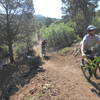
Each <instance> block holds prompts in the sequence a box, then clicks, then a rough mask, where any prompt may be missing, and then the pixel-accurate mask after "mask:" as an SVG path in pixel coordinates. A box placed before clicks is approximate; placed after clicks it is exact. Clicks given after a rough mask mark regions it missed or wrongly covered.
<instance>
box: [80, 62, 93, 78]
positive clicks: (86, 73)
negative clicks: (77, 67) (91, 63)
mask: <svg viewBox="0 0 100 100" xmlns="http://www.w3.org/2000/svg"><path fill="white" fill-rule="evenodd" d="M81 69H82V72H83V74H84V76H85V78H86V79H87V80H90V79H91V77H92V72H91V69H90V68H88V65H87V63H85V65H84V66H81Z"/></svg>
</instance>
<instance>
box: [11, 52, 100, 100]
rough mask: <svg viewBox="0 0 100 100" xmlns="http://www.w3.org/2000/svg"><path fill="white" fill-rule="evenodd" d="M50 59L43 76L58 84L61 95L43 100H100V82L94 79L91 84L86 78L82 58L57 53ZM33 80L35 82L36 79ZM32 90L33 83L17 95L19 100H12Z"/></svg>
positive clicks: (44, 66)
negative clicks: (80, 64)
mask: <svg viewBox="0 0 100 100" xmlns="http://www.w3.org/2000/svg"><path fill="white" fill-rule="evenodd" d="M49 57H50V59H49V60H45V64H44V65H43V68H44V69H45V70H46V71H45V72H44V73H42V74H45V75H46V76H45V77H48V78H49V80H51V81H52V82H53V83H54V84H56V86H57V87H58V88H59V91H60V93H59V95H57V96H55V99H43V100H100V80H99V79H98V80H95V79H94V78H93V79H92V81H91V83H89V82H88V81H87V80H86V79H85V78H84V76H83V73H82V71H81V68H80V67H79V60H80V58H75V57H73V55H71V54H68V55H67V56H61V55H59V54H57V53H52V54H49ZM40 75H41V74H40ZM32 80H33V81H34V78H33V79H32ZM34 82H35V81H34ZM40 82H41V81H40ZM31 88H32V82H31V83H30V84H28V86H27V88H26V87H23V89H22V90H20V91H19V92H18V93H17V99H16V98H15V96H16V95H15V96H13V97H12V98H13V99H12V98H11V99H10V100H21V99H18V97H19V96H20V95H23V93H25V91H28V90H29V89H31ZM23 90H24V92H23ZM26 93H27V92H26ZM14 98H15V99H14ZM41 100H42V99H41Z"/></svg>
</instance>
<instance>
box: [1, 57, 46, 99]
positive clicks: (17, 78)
mask: <svg viewBox="0 0 100 100" xmlns="http://www.w3.org/2000/svg"><path fill="white" fill-rule="evenodd" d="M36 59H38V60H36ZM36 59H34V60H33V59H32V60H33V62H34V61H35V62H34V65H33V66H31V65H32V64H33V63H32V61H31V60H29V61H30V62H29V61H28V63H29V64H26V63H27V62H26V60H25V59H24V60H23V63H20V65H21V64H22V65H23V64H24V66H27V67H30V66H31V68H30V70H29V72H27V73H25V74H23V73H21V72H20V71H19V68H18V63H16V64H15V65H14V66H15V67H13V66H12V67H11V66H8V68H5V71H2V72H0V74H1V73H2V77H1V79H0V85H1V83H2V85H3V86H0V100H9V97H10V96H12V95H14V94H15V93H16V92H17V91H19V89H20V88H22V87H24V86H25V85H26V84H28V83H30V80H31V79H32V78H33V77H35V76H36V75H37V74H38V73H40V72H44V71H45V70H44V69H43V67H42V64H43V62H42V61H41V58H40V57H37V58H36ZM12 68H13V70H12V71H11V69H12ZM26 70H27V68H26ZM9 73H10V74H9ZM0 76H1V75H0ZM3 76H5V78H4V77H3ZM2 81H3V82H2Z"/></svg>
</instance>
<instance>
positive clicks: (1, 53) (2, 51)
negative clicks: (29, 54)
mask: <svg viewBox="0 0 100 100" xmlns="http://www.w3.org/2000/svg"><path fill="white" fill-rule="evenodd" d="M7 55H8V47H7V46H6V45H1V46H0V59H3V58H5V57H6V56H7Z"/></svg>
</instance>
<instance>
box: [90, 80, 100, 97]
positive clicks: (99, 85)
mask: <svg viewBox="0 0 100 100" xmlns="http://www.w3.org/2000/svg"><path fill="white" fill-rule="evenodd" d="M89 83H90V84H91V85H92V86H93V87H94V88H92V89H91V91H92V92H93V93H95V94H96V95H97V96H98V97H100V83H97V82H95V81H92V80H90V81H89Z"/></svg>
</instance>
